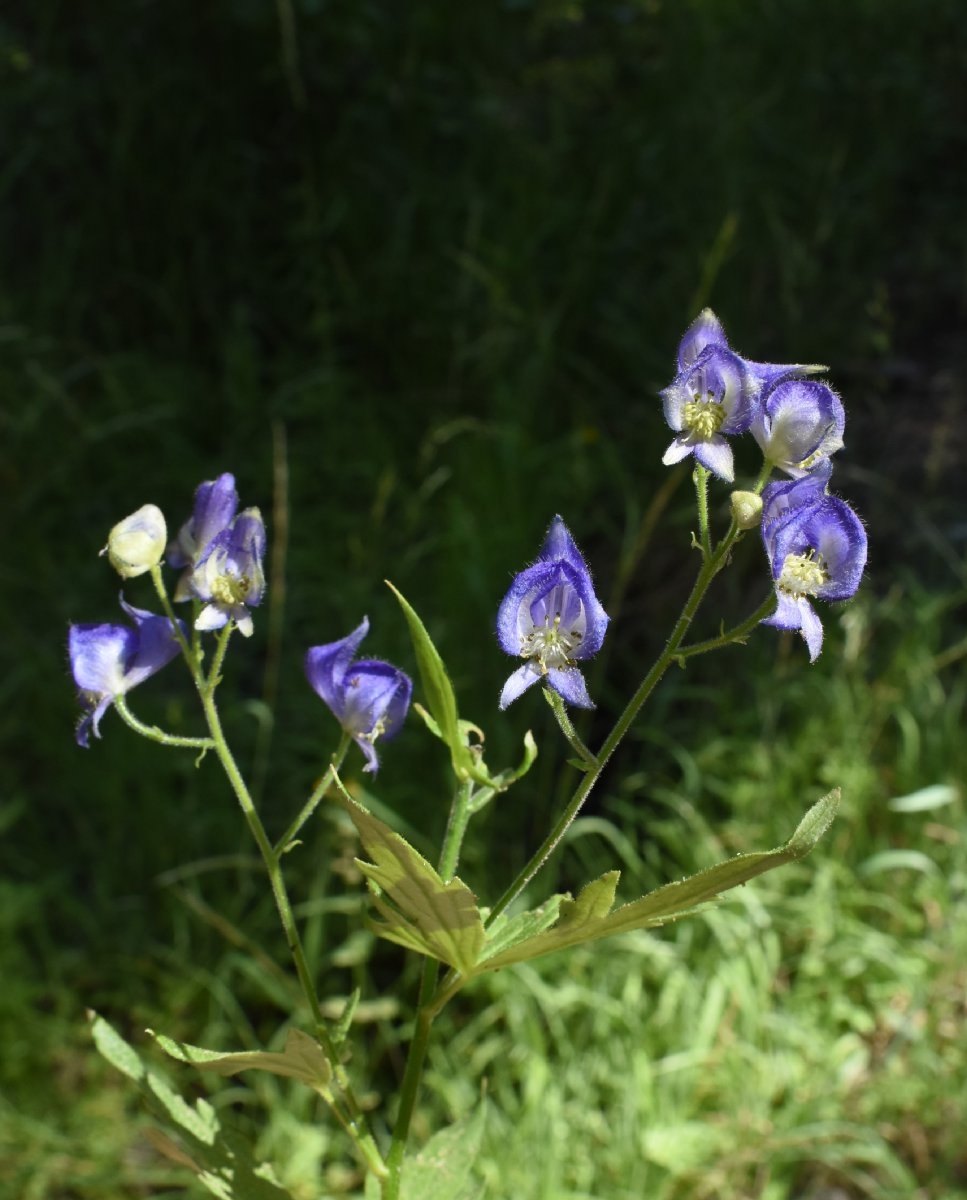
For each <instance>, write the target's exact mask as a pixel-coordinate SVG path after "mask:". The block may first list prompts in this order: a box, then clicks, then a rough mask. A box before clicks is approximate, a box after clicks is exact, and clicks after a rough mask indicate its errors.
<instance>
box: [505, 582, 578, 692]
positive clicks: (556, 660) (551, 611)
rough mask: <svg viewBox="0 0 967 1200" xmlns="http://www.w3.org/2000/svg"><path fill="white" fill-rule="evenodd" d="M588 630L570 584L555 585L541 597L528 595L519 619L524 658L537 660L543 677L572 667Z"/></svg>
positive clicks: (576, 595) (522, 655) (522, 604)
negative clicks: (575, 655) (557, 670)
mask: <svg viewBox="0 0 967 1200" xmlns="http://www.w3.org/2000/svg"><path fill="white" fill-rule="evenodd" d="M587 627H588V619H587V613H586V612H585V611H584V605H583V604H582V603H581V598H580V596H578V594H577V592H576V591H575V590H574V588H573V587H572V586H571V585H570V584H569V583H559V584H556V585H555V586H554V587H552V588H551V589H550V590H549V591H547V592H545V593H544V594H543V595H540V596H533V595H532V594H531V595H527V596H525V597H524V600H523V602H522V603H521V606H520V612H519V615H518V628H519V631H520V653H521V657H522V658H534V659H537V662H538V664H539V666H540V669H541V672H542V673H544V674H546V673H547V672H548V671H549V670H551V669H560V668H563V667H568V666H571V665H572V657H571V656H572V655H573V653H574V651H575V650H577V648H578V647H579V646H580V644H581V642H582V641H583V640H584V635H585V633H586V632H587Z"/></svg>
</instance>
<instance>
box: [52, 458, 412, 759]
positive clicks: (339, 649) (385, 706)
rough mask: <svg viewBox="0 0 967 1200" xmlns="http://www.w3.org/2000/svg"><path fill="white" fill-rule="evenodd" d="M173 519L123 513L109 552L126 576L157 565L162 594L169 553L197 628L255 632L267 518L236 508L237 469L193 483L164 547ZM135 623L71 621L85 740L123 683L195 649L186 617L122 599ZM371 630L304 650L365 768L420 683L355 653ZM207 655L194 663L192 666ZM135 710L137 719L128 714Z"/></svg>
mask: <svg viewBox="0 0 967 1200" xmlns="http://www.w3.org/2000/svg"><path fill="white" fill-rule="evenodd" d="M167 536H168V535H167V527H166V524H165V519H164V515H163V514H162V512H161V510H160V509H159V508H157V507H156V506H155V505H153V504H146V505H144V506H143V507H142V508H139V509H138V511H137V512H135V513H132V514H131V515H130V516H129V517H125V518H124V520H123V521H119V522H118V524H117V525H115V526H114V528H113V529H112V530H111V532H110V534H109V535H108V542H107V545H106V546H105V547H104V549H103V550H102V552H101V553H102V554H106V555H107V556H108V560H109V561H110V563H111V565H112V566H113V567H114V568H115V570H116V571H117V572H118V573H119V574H120V575H121V576H122V578H124V579H134V578H137V576H139V575H143V574H145V573H146V572H148V571H151V572H152V573H153V578H154V579H155V583H156V586H157V587H158V589H159V593H160V595H161V597H162V600H164V601H165V603H167V598H166V594H165V591H164V585H163V583H162V582H161V576H160V571H158V568H159V567H160V564H161V561H162V557H163V556H165V555H166V556H167V561H168V564H169V565H170V566H172V567H175V568H178V569H180V571H181V575H180V576H179V579H178V582H177V584H176V585H175V590H174V600H175V601H176V602H181V601H186V600H192V601H194V602H195V612H196V615H195V623H194V627H195V629H196V630H197V631H198V632H201V633H205V632H209V631H212V630H217V629H224V628H225V626H226V625H228V624H229V622H232V624H233V626H234V627H235V628H237V629H238V631H239V633H241V634H243V636H245V637H250V636H251V634H252V632H253V622H252V614H251V612H250V611H249V610H250V609H252V608H255V607H257V606H258V605H259V604H260V603H261V601H262V596H263V594H264V592H265V574H264V571H263V568H262V560H263V558H264V556H265V526H264V525H263V523H262V517H261V514H260V513H259V510H258V509H257V508H246V509H243V510H242V511H241V512H239V511H238V492H237V491H236V489H235V477H234V476H233V475H231V474H229V473H228V472H226V473H225V474H223V475H219V476H218V478H217V479H210V480H206V481H205V482H204V483H202V484H201V485H200V486H199V487H198V489H197V490H196V492H195V502H194V507H193V509H192V514H191V516H190V517H189V518H188V520H187V521H185V523H184V524H183V525H182V526H181V529H180V530H179V532H178V536H177V537H176V538H175V539H174V540H173V541H172V542H171V543H170V544H169V545H168V546H167V549H166V548H165V543H166V541H167ZM121 607H122V608H123V609H124V611H125V613H126V614H127V615H128V617H129V618H130V619H131V620H132V622H133V627H132V626H129V625H112V624H103V625H71V627H70V630H69V634H68V656H69V658H70V666H71V673H72V674H73V676H74V682H75V683H76V685H77V687H78V689H79V692H80V700H81V705H82V708H83V715H82V717H81V721H80V724H79V725H78V728H77V740H78V742H79V744H80V745H82V746H87V745H88V744H89V739H90V734H91V732H92V731H93V733H94V735H95V737H100V722H101V717H102V716H103V715H104V713H105V712H106V711H107V709H108V708H109V707H110V706H111V704H113V703H114V702H115V701H117V700H118V699H119V697H121V696H122V695H124V693H125V692H128V691H130V689H131V688H133V687H136V686H137V685H138V684H139V683H142V682H144V680H146V679H147V678H148V677H149V676H151V675H153V674H154V673H155V672H156V671H159V670H160V669H161V668H162V667H163V666H165V665H166V664H167V663H169V662H170V661H171V660H172V659H173V658H174V657H175V656H176V655H177V653H178V651H179V649H180V648H184V649H185V651H186V653H190V648H189V646H188V643H187V640H186V628H185V625H184V623H183V622H181V621H179V622H177V626H176V624H175V622H174V621H172V620H171V619H170V618H168V617H161V616H156V615H154V614H153V613H150V612H144V611H142V610H141V609H137V608H132V607H131V606H130V605H129V604H127V603H125V601H124V598H123V597H122V598H121ZM368 631H369V622H368V620H366V619H365V618H364V619H363V622H362V624H361V625H360V626H359V627H358V629H356V630H355V631H354V632H353V633H351V634H350V635H349V637H347V638H343V639H342V641H339V642H332V643H331V644H329V645H325V646H314V647H313V648H312V649H311V650H310V651H309V652H308V654H307V656H306V673H307V675H308V677H309V682H310V683H311V684H312V686H313V688H314V689H315V690H316V692H317V693H318V694H319V695H320V696H321V697H322V699H323V700H324V701H325V703H326V704H327V705H328V706H329V708H330V709H331V710H332V712H333V713H334V715H335V716H336V718H337V720H338V721H339V723H340V724H341V725H342V727H343V729H344V730H345V731H346V732H347V733H348V734H350V735H351V736H352V737H353V738H354V740H355V741H356V742H357V744H358V745H359V746H360V748H361V749H362V751H363V754H364V755H365V758H366V767H365V770H367V771H375V770H376V767H377V765H378V760H377V757H376V750H375V743H376V741H377V739H378V738H382V739H383V740H384V741H385V740H388V739H389V738H391V737H392V736H393V735H394V734H395V733H397V732H398V730H399V728H400V726H401V725H402V723H403V720H404V718H405V716H406V713H407V710H408V708H409V704H410V697H411V695H412V691H413V685H412V683H411V681H410V679H409V677H408V676H407V675H405V674H404V673H403V672H402V671H400V670H398V669H397V668H396V667H392V666H390V665H389V663H384V662H380V661H379V660H377V659H362V660H359V661H355V662H354V661H353V656H354V655H355V653H356V651H357V649H358V648H359V644H360V643H361V642H362V640H363V638H364V637H365V636H366V634H367V632H368ZM199 666H200V664H195V667H194V668H193V669H194V670H197V669H198V668H199ZM129 719H130V718H129Z"/></svg>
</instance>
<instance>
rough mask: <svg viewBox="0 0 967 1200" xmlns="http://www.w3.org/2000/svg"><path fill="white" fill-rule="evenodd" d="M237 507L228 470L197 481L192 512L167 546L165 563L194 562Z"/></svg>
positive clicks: (186, 563) (231, 516)
mask: <svg viewBox="0 0 967 1200" xmlns="http://www.w3.org/2000/svg"><path fill="white" fill-rule="evenodd" d="M237 509H238V492H237V491H236V490H235V476H234V475H232V474H231V473H230V472H228V471H226V472H225V473H224V474H223V475H219V476H218V478H217V479H210V480H206V482H205V483H202V484H199V486H198V487H197V488H196V490H195V504H194V508H193V511H192V515H191V516H190V517H189V518H188V520H187V521H186V522H185V523H184V525H182V527H181V529H180V530H179V532H178V536H177V538H175V540H174V541H173V542H172V543H171V545H170V546H169V547H168V562H169V563H170V564H171V565H172V566H173V567H187V566H193V565H197V564H198V563H199V562H200V561H201V559H202V558H203V557H204V556H205V555H206V554H207V552H208V549H209V547H210V545H211V543H212V542H213V541H214V540H215V538H216V537H218V535H219V534H220V533H221V532H222V531H223V530H225V529H227V528H228V526H229V525H230V524H231V523H232V521H233V519H234V517H235V513H236V511H237ZM176 598H177V597H176Z"/></svg>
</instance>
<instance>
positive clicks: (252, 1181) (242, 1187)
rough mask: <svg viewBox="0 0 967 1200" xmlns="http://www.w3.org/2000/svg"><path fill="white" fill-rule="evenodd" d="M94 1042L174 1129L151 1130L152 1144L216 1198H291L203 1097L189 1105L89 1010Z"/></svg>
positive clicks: (114, 1030) (274, 1199) (258, 1199)
mask: <svg viewBox="0 0 967 1200" xmlns="http://www.w3.org/2000/svg"><path fill="white" fill-rule="evenodd" d="M88 1016H89V1019H90V1021H91V1035H92V1037H93V1039H94V1044H95V1045H96V1046H97V1048H98V1050H99V1051H100V1052H101V1054H102V1055H103V1056H104V1057H105V1058H106V1059H107V1061H108V1062H109V1063H111V1064H112V1065H113V1066H115V1067H116V1068H117V1069H118V1070H119V1071H121V1072H123V1073H124V1074H125V1075H127V1077H128V1078H129V1079H133V1080H134V1082H135V1083H137V1085H138V1087H139V1088H140V1090H141V1092H142V1095H143V1096H144V1097H145V1099H146V1100H147V1101H148V1103H149V1106H150V1107H151V1108H152V1109H153V1110H154V1111H155V1113H156V1114H160V1116H161V1117H162V1119H164V1120H165V1121H166V1123H167V1124H168V1125H169V1126H173V1127H174V1131H175V1133H176V1135H177V1138H178V1140H177V1142H173V1141H171V1139H169V1138H168V1137H167V1135H166V1134H164V1133H162V1132H161V1131H159V1130H154V1131H152V1134H151V1141H152V1143H153V1144H154V1145H155V1147H156V1148H157V1149H158V1150H159V1151H160V1152H161V1153H162V1154H165V1155H166V1156H167V1157H168V1158H170V1159H171V1160H172V1161H173V1162H176V1163H179V1164H180V1165H181V1166H184V1167H188V1168H189V1169H190V1170H192V1171H194V1172H195V1174H196V1175H197V1176H198V1179H199V1182H200V1183H202V1184H203V1185H204V1186H205V1187H206V1188H207V1190H208V1191H209V1192H210V1193H211V1194H212V1195H213V1196H217V1197H219V1200H292V1196H291V1194H290V1193H289V1192H287V1191H286V1190H285V1188H283V1187H282V1186H281V1185H280V1184H279V1183H278V1182H277V1181H276V1180H275V1179H274V1177H273V1175H272V1170H271V1168H270V1167H268V1166H267V1165H265V1164H262V1165H258V1166H257V1165H256V1164H255V1162H254V1160H253V1158H252V1154H251V1150H250V1149H249V1147H248V1146H247V1145H246V1144H245V1143H244V1141H243V1140H242V1139H241V1138H240V1137H239V1136H238V1135H237V1134H236V1133H233V1132H231V1131H230V1130H225V1129H222V1127H221V1124H220V1122H219V1120H218V1115H217V1114H216V1112H215V1110H214V1108H213V1107H212V1106H211V1105H210V1104H209V1103H208V1101H207V1100H202V1099H199V1100H196V1101H195V1103H194V1104H193V1105H192V1104H189V1103H188V1102H187V1101H186V1100H184V1099H183V1098H182V1097H181V1096H179V1095H178V1093H177V1092H176V1091H174V1089H173V1088H172V1087H171V1085H170V1084H169V1083H168V1082H167V1080H165V1079H164V1078H162V1076H161V1075H159V1074H158V1073H157V1072H156V1071H154V1070H153V1069H152V1068H150V1067H148V1066H147V1065H146V1064H145V1063H144V1062H143V1061H142V1059H141V1058H140V1056H139V1055H138V1054H137V1052H136V1051H135V1050H134V1048H133V1047H132V1046H130V1045H129V1044H128V1043H127V1042H126V1041H125V1040H124V1039H123V1038H122V1037H121V1035H120V1034H119V1033H118V1032H117V1030H116V1029H114V1028H113V1027H112V1026H111V1025H109V1024H108V1022H107V1021H105V1020H104V1018H103V1017H99V1016H98V1015H97V1014H96V1013H89V1014H88Z"/></svg>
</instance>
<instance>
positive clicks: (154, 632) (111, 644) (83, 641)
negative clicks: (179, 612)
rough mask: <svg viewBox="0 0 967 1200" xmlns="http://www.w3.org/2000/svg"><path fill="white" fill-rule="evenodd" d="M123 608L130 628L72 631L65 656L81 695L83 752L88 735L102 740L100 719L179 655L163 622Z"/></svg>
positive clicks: (78, 628)
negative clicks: (131, 622) (118, 700)
mask: <svg viewBox="0 0 967 1200" xmlns="http://www.w3.org/2000/svg"><path fill="white" fill-rule="evenodd" d="M121 607H122V608H123V609H124V611H125V612H126V613H127V615H128V616H129V617H130V618H131V620H132V621H133V622H134V626H133V628H132V627H131V626H130V625H111V624H104V625H71V627H70V631H69V634H68V641H67V646H68V654H69V656H70V666H71V673H72V674H73V676H74V682H75V683H76V684H77V687H78V689H79V690H80V700H81V704H82V706H83V708H84V710H85V711H84V715H83V716H82V717H81V720H80V723H79V724H78V726H77V743H78V745H80V746H85V747H86V746H87V745H88V744H89V738H90V734H91V731H92V730H93V732H94V736H95V737H100V736H101V732H100V723H101V717H103V716H104V714H105V712H106V711H107V710H108V708H109V707H110V706H111V704H113V703H114V701H115V699H116V698H117V697H118V696H122V695H124V694H125V693H126V692H129V691H130V690H131V688H133V687H137V686H138V684H139V683H143V682H144V681H145V680H146V679H147V678H148V677H149V676H150V675H153V674H154V673H155V671H160V670H161V668H162V667H163V666H165V665H166V664H167V663H169V662H170V661H171V660H172V659H173V658H174V657H175V655H176V654H177V653H178V641H177V638H176V636H175V632H174V628H173V626H172V623H171V621H170V620H169V619H168V618H167V617H159V616H156V615H155V614H154V613H150V612H144V611H143V610H142V609H140V608H133V607H132V606H131V605H130V604H126V603H125V602H124V600H123V599H122V600H121Z"/></svg>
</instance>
